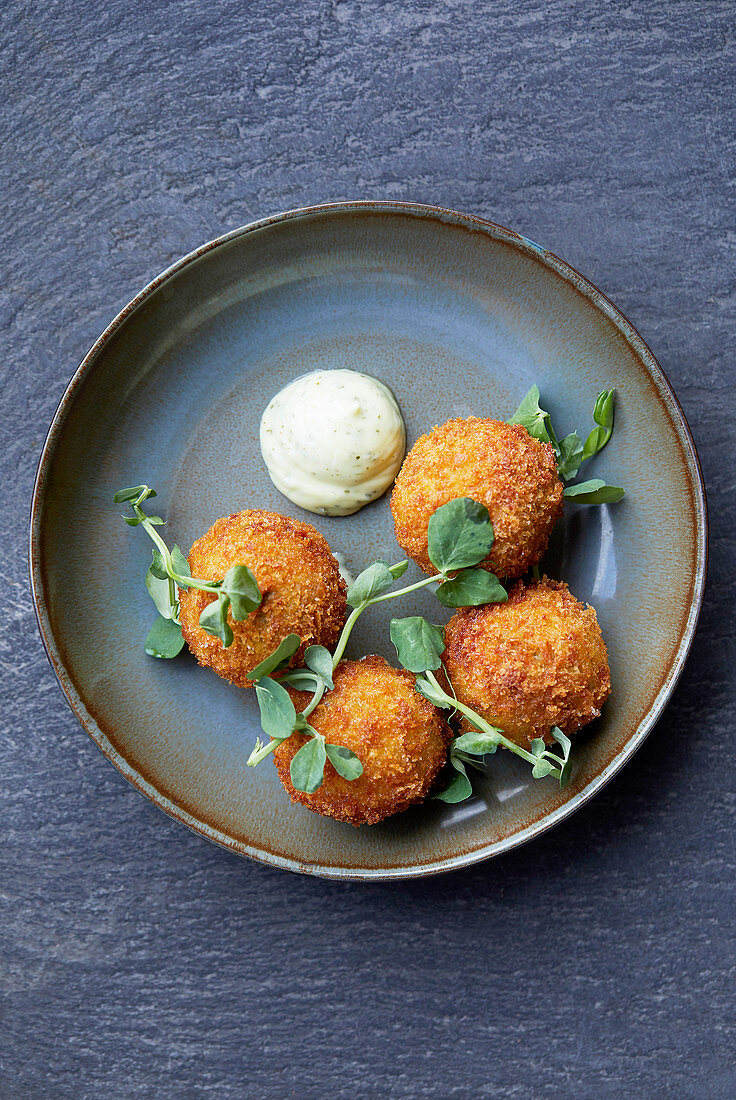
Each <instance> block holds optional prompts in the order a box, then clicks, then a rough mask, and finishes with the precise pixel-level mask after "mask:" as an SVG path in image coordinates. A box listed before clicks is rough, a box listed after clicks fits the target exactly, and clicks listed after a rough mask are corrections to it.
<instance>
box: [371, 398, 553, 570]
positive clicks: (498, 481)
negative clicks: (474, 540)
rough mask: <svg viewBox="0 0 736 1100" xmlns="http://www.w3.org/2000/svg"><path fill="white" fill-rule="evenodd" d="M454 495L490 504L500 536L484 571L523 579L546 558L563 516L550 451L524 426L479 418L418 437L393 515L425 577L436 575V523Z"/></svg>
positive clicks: (403, 541)
mask: <svg viewBox="0 0 736 1100" xmlns="http://www.w3.org/2000/svg"><path fill="white" fill-rule="evenodd" d="M456 497H470V498H471V499H472V500H475V501H477V502H478V503H479V504H485V506H486V508H487V509H488V512H489V515H490V517H491V522H492V523H493V530H494V532H495V536H496V537H495V541H494V543H493V546H492V547H491V552H490V554H489V555H488V557H487V558H486V560H485V561H484V562H481V565H482V566H483V567H484V568H486V569H489V570H490V571H491V572H493V573H496V574H497V575H498V576H499V577H508V578H513V577H520V576H521V575H522V573H526V571H527V570H528V569H530V568H531V567H532V566H533V565H535V564H536V563H537V562H538V561H539V559H540V558H541V556H542V554H543V553H544V551H545V550H546V548H547V542H548V540H549V536H550V532H551V530H552V528H553V527H554V525H555V523H556V522H557V520H558V519H559V517H560V515H561V513H562V482H561V481H560V479H559V477H558V475H557V463H556V461H555V455H554V451H553V449H552V446H551V445H550V444H549V443H540V442H539V440H537V439H533V438H532V436H530V435H529V433H528V431H527V430H526V428H523V427H521V425H520V424H505V423H503V421H501V420H481V419H479V418H478V417H475V416H471V417H469V418H468V419H467V420H448V422H447V423H446V424H442V425H441V427H439V428H433V429H432V431H431V432H429V433H428V434H427V435H423V436H422V437H421V438H420V439H418V440H417V442H416V443H415V444H414V446H413V447H412V448H411V450H410V451H409V453H408V455H407V456H406V458H405V459H404V464H403V466H402V467H401V469H400V471H399V476H398V477H397V478H396V484H395V485H394V489H393V493H392V495H391V511H392V512H393V516H394V523H395V526H396V541H397V542H398V543H399V545H400V546H401V547H402V548H403V550H405V552H406V553H407V554H408V555H409V556H410V557H411V558H413V559H414V561H415V562H416V563H417V565H418V566H419V567H420V568H421V569H423V570H424V572H425V573H435V572H436V570H435V568H434V566H433V565H432V564H431V562H430V560H429V556H428V553H427V527H428V524H429V520H430V517H431V516H432V514H433V513H434V512H435V511H436V510H437V509H438V508H440V507H441V506H442V505H443V504H447V503H448V502H449V501H451V500H454V499H455V498H456Z"/></svg>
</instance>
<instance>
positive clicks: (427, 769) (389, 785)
mask: <svg viewBox="0 0 736 1100" xmlns="http://www.w3.org/2000/svg"><path fill="white" fill-rule="evenodd" d="M334 684H335V688H334V691H329V692H328V693H327V694H326V695H325V696H324V698H323V700H322V702H321V703H320V704H319V706H317V707H316V708H315V710H314V711H313V712H312V714H311V715H310V717H309V722H310V725H312V726H313V727H314V729H316V730H317V731H318V732H319V733H321V734H323V735H324V736H325V738H326V740H327V742H328V743H331V744H336V745H343V746H344V747H345V748H348V749H351V750H352V751H353V752H354V753H355V755H356V756H357V757H358V759H359V760H360V762H361V763H362V765H363V774H362V775H361V776H359V777H358V779H353V780H348V779H343V777H342V776H341V775H338V773H337V772H336V771H335V769H334V768H333V767H332V764H331V763H330V762H329V760H328V761H327V762H326V764H325V770H324V780H323V782H322V786H321V787H319V788H318V789H317V790H316V791H315V792H314V793H313V794H305V793H303V792H302V791H297V790H295V789H294V787H293V785H292V782H291V776H290V772H289V766H290V764H291V760H292V758H293V756H294V755H295V753H296V752H297V751H298V750H299V749H300V748H301V746H302V745H303V744H304V743H305V741H306V737H305V736H304V734H298V733H294V734H292V735H291V737H289V738H288V739H287V740H286V741H283V742H282V743H281V744H280V745H279V747H278V748H277V749H276V750H275V752H274V761H275V763H276V768H277V770H278V773H279V778H280V779H281V782H282V783H283V785H284V787H285V788H286V790H287V791H288V793H289V795H290V796H291V800H292V802H300V803H301V804H302V805H303V806H306V807H307V808H308V809H310V810H313V811H314V812H315V813H318V814H324V815H325V816H326V817H334V818H336V819H337V820H338V821H347V822H349V823H350V824H351V825H373V824H375V822H377V821H382V820H383V819H384V818H385V817H389V816H390V815H391V814H396V813H399V812H400V811H401V810H406V809H407V808H408V807H409V806H412V805H414V804H415V803H417V802H422V801H423V800H424V799H425V798H426V797H427V795H428V794H429V792H430V790H431V788H432V786H433V784H434V782H435V779H436V778H437V776H438V774H439V772H440V770H441V768H442V766H443V765H444V763H445V760H446V757H447V748H448V745H449V742H450V729H449V727H448V725H447V723H446V722H445V720H444V718H443V716H442V714H441V712H440V711H439V710H438V709H437V708H436V707H434V706H433V705H432V704H431V703H430V702H428V701H427V700H426V699H425V698H424V697H423V696H421V695H419V693H418V692H417V691H416V690H415V688H414V676H413V675H412V674H411V673H410V672H404V671H403V670H402V671H399V670H398V669H395V668H392V667H391V665H389V664H388V662H387V661H384V659H383V657H376V656H370V657H364V658H363V659H362V661H341V662H340V664H339V665H338V666H337V669H336V670H335V675H334ZM293 698H294V702H295V705H296V707H297V709H300V708H303V707H304V706H306V704H307V703H308V701H309V698H310V696H309V695H306V694H304V693H303V692H294V693H293Z"/></svg>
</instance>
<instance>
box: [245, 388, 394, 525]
mask: <svg viewBox="0 0 736 1100" xmlns="http://www.w3.org/2000/svg"><path fill="white" fill-rule="evenodd" d="M405 450H406V429H405V427H404V421H403V419H402V416H401V413H400V411H399V406H398V405H397V404H396V400H395V398H394V395H393V394H392V393H391V390H390V389H389V388H388V386H385V385H384V384H383V382H379V381H378V379H377V378H369V377H368V375H367V374H361V373H360V372H359V371H353V370H329V371H328V370H317V371H313V372H312V373H311V374H305V375H303V376H302V377H301V378H297V379H295V380H294V381H293V382H290V383H289V385H288V386H285V387H284V389H283V390H281V391H280V392H279V393H277V394H276V396H275V397H274V398H273V400H272V401H271V402H270V403H269V405H268V406H267V408H266V411H265V412H264V414H263V416H262V418H261V453H262V454H263V460H264V462H265V463H266V466H267V468H268V472H269V474H270V475H271V481H272V482H273V483H274V485H275V486H276V488H277V489H278V490H279V492H281V493H283V494H284V496H285V497H288V498H289V500H291V501H293V503H294V504H298V505H299V507H300V508H306V509H307V511H308V512H318V513H320V514H321V515H323V516H349V515H350V514H351V513H352V512H357V511H358V509H359V508H362V507H363V505H364V504H368V503H369V502H370V501H372V500H375V499H376V497H380V495H381V494H382V493H384V492H385V491H386V489H388V487H389V485H391V483H392V482H393V481H394V479H395V477H396V475H397V473H398V472H399V467H400V466H401V463H402V461H403V458H404V451H405Z"/></svg>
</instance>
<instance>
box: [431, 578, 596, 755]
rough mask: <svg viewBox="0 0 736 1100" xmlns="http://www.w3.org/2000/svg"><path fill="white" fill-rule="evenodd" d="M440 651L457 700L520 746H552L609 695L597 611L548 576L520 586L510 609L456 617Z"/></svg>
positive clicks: (490, 608) (473, 610) (467, 610)
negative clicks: (540, 742)
mask: <svg viewBox="0 0 736 1100" xmlns="http://www.w3.org/2000/svg"><path fill="white" fill-rule="evenodd" d="M445 645H446V649H445V653H444V657H443V660H444V662H445V666H446V668H447V671H448V673H449V676H450V679H451V681H452V684H453V686H454V688H455V691H456V693H457V697H458V699H459V700H460V701H461V702H462V703H465V704H466V705H467V706H469V707H472V708H473V709H474V710H476V711H477V712H478V713H479V714H481V715H482V716H483V717H484V718H485V719H486V720H487V721H489V722H490V723H491V724H492V725H494V726H498V727H499V729H502V730H503V732H504V733H505V734H506V735H507V737H510V738H511V739H512V740H514V741H516V742H517V744H520V745H527V744H528V742H529V741H530V740H531V739H532V738H533V737H544V738H545V740H549V739H550V738H549V731H550V727H551V726H559V728H560V729H561V730H562V731H563V733H568V734H569V733H573V732H574V731H575V730H577V729H579V728H580V727H581V726H583V725H585V724H586V722H590V721H591V719H593V718H596V717H597V716H598V715H599V714H600V708H601V707H602V705H603V703H604V702H605V700H606V699H607V697H608V695H609V693H610V691H611V677H610V673H609V669H608V656H607V653H606V646H605V643H604V641H603V637H602V635H601V631H600V627H599V626H598V619H597V617H596V613H595V611H594V610H593V608H592V607H586V606H585V605H584V604H581V603H579V602H578V600H576V599H575V597H574V596H573V595H572V594H571V593H570V591H569V589H568V587H567V585H566V584H562V583H560V582H558V581H552V580H548V579H547V578H546V577H544V578H543V579H542V580H541V581H537V582H534V583H532V584H528V585H525V584H524V583H523V582H521V581H519V582H518V583H517V584H516V585H515V586H514V587H513V588H512V589H511V591H510V593H509V599H508V603H502V604H488V605H486V606H484V607H473V608H465V609H463V610H460V611H457V612H456V613H455V614H454V615H453V616H452V618H451V619H450V621H449V623H448V624H447V627H446V630H445ZM467 728H470V727H467Z"/></svg>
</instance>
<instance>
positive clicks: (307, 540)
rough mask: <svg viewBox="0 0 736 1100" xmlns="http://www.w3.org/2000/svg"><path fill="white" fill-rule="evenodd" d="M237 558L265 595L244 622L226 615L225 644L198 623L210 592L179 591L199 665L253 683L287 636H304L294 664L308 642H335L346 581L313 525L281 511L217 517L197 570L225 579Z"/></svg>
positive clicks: (199, 549)
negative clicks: (252, 675) (252, 674)
mask: <svg viewBox="0 0 736 1100" xmlns="http://www.w3.org/2000/svg"><path fill="white" fill-rule="evenodd" d="M237 564H242V565H247V566H248V567H249V568H250V569H251V570H252V571H253V573H254V574H255V577H256V580H257V581H258V587H259V588H260V590H261V592H262V594H263V600H262V602H261V605H260V607H258V608H257V609H256V610H255V611H253V612H251V614H250V615H248V617H247V618H246V619H244V620H243V621H242V622H235V621H234V620H233V617H232V614H230V615H229V616H228V621H229V623H230V626H231V627H232V630H233V634H234V641H233V644H232V645H231V646H229V647H228V648H227V649H226V648H225V647H224V646H223V644H222V642H221V641H220V640H219V638H213V637H211V636H210V635H209V634H206V633H205V631H204V630H202V628H201V627H200V626H199V616H200V615H201V613H202V611H203V610H204V608H205V607H206V606H207V604H208V603H210V602H211V597H210V595H209V594H208V593H206V592H199V591H197V589H194V588H188V589H182V590H180V592H179V602H180V608H181V614H180V618H181V628H182V633H183V635H184V639H185V641H186V643H187V645H188V646H189V648H190V650H191V651H192V653H193V654H194V656H195V657H196V658H197V660H198V661H199V663H200V664H201V665H205V666H208V667H209V668H212V669H214V671H215V672H216V673H217V674H218V676H222V677H224V678H225V679H226V680H231V681H232V682H233V683H234V684H238V685H239V686H240V687H251V686H252V681H251V680H249V679H248V675H247V674H248V672H249V671H250V670H251V669H252V668H254V667H255V666H256V665H257V664H258V663H259V662H260V661H262V660H263V659H264V658H265V657H267V656H268V655H269V654H270V653H272V652H273V651H274V649H276V647H277V645H278V644H279V642H281V641H282V640H283V639H284V638H285V637H286V635H287V634H298V635H299V637H300V638H301V639H302V644H301V646H300V648H299V649H298V650H297V652H296V654H295V655H294V658H293V660H292V665H294V666H296V665H299V664H301V663H302V660H303V656H304V650H305V649H306V647H307V646H309V645H323V646H326V647H327V648H328V649H330V650H331V649H332V648H333V647H334V645H335V642H336V641H337V638H338V635H339V633H340V630H341V629H342V625H343V622H344V621H345V610H346V606H347V604H346V600H345V593H346V586H345V582H344V580H343V579H342V577H341V576H340V571H339V567H338V564H337V561H336V560H335V558H334V557H333V556H332V553H331V552H330V548H329V546H328V545H327V542H326V541H325V539H324V538H323V537H322V535H320V533H319V531H317V530H315V528H314V527H312V526H311V524H309V523H301V522H299V521H298V520H295V519H290V518H289V517H288V516H280V515H277V514H276V513H275V512H260V511H253V510H247V511H245V512H237V513H235V514H234V515H232V516H225V517H223V518H222V519H218V520H217V522H216V523H215V524H213V526H212V527H210V529H209V531H208V532H207V533H206V534H205V535H203V536H202V538H201V539H198V540H197V541H196V542H195V543H194V545H193V546H192V549H191V552H190V554H189V568H190V569H191V571H192V576H194V577H201V578H203V579H205V580H222V578H223V577H224V576H225V573H226V572H227V571H228V569H229V568H230V567H231V566H232V565H237Z"/></svg>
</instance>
